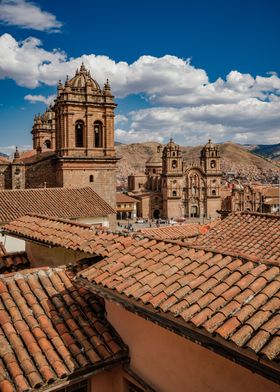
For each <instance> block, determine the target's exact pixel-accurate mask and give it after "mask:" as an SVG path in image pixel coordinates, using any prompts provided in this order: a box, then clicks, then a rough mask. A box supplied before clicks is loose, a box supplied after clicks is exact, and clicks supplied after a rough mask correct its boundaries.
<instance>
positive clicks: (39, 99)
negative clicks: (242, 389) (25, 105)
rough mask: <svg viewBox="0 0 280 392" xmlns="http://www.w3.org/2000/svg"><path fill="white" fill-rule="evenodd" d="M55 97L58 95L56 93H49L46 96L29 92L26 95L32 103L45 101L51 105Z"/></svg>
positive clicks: (27, 99) (26, 98)
mask: <svg viewBox="0 0 280 392" xmlns="http://www.w3.org/2000/svg"><path fill="white" fill-rule="evenodd" d="M55 97H56V96H55V95H49V96H48V97H45V96H44V95H32V94H27V95H26V96H25V97H24V99H25V100H26V101H29V102H30V103H37V102H42V103H45V104H46V105H50V104H52V103H53V101H54V99H55Z"/></svg>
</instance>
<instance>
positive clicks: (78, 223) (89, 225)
mask: <svg viewBox="0 0 280 392" xmlns="http://www.w3.org/2000/svg"><path fill="white" fill-rule="evenodd" d="M25 216H34V217H35V218H42V219H46V220H51V221H57V222H62V223H66V224H69V225H72V226H80V227H84V228H88V229H92V228H93V225H91V224H89V223H82V222H76V221H75V222H74V221H72V220H70V219H65V218H58V217H56V216H47V215H43V214H32V213H29V214H25V215H24V216H23V217H25ZM19 219H20V218H19Z"/></svg>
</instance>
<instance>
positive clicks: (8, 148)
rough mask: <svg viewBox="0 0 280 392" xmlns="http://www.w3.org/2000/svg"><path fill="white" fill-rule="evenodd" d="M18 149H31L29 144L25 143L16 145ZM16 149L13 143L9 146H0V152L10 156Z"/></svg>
mask: <svg viewBox="0 0 280 392" xmlns="http://www.w3.org/2000/svg"><path fill="white" fill-rule="evenodd" d="M17 147H18V150H19V151H27V150H31V149H32V146H31V145H29V144H26V145H21V146H17ZM15 151H16V146H15V145H10V146H2V147H1V146H0V152H3V153H4V154H7V155H8V156H12V155H13V154H14V152H15Z"/></svg>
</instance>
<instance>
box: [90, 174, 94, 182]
mask: <svg viewBox="0 0 280 392" xmlns="http://www.w3.org/2000/svg"><path fill="white" fill-rule="evenodd" d="M93 181H94V177H93V175H92V174H91V175H90V176H89V182H93Z"/></svg>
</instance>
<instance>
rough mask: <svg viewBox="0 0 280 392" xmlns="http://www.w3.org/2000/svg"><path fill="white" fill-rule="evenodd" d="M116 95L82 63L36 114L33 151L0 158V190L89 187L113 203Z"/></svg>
mask: <svg viewBox="0 0 280 392" xmlns="http://www.w3.org/2000/svg"><path fill="white" fill-rule="evenodd" d="M116 106H117V105H116V104H115V102H114V97H113V95H112V93H111V89H110V85H109V83H108V81H107V82H106V83H105V84H104V87H103V88H102V89H101V88H100V86H99V85H98V83H97V82H96V81H95V80H94V79H93V78H92V77H91V75H90V73H89V71H88V70H87V69H86V68H85V66H84V65H83V64H82V66H81V67H80V69H79V70H77V71H76V75H75V76H74V77H73V78H72V79H70V80H69V79H68V78H67V79H66V82H65V84H64V85H62V83H61V82H59V83H58V88H57V97H56V99H55V103H54V105H53V106H52V107H51V108H49V109H47V111H46V112H45V113H44V114H43V115H37V116H35V118H34V125H33V129H32V132H31V133H32V136H33V150H32V151H29V152H26V153H23V154H21V155H20V154H19V152H18V151H16V153H15V155H14V159H13V161H12V162H9V161H7V162H5V161H0V189H21V188H41V187H85V186H91V187H92V188H93V189H94V190H95V191H96V192H97V193H98V194H100V195H101V197H102V198H103V199H104V200H106V201H107V202H108V203H109V204H110V205H111V206H112V207H114V208H115V203H116V201H115V199H116V196H115V194H116V163H117V160H118V159H117V158H116V152H115V145H114V110H115V108H116Z"/></svg>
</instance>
